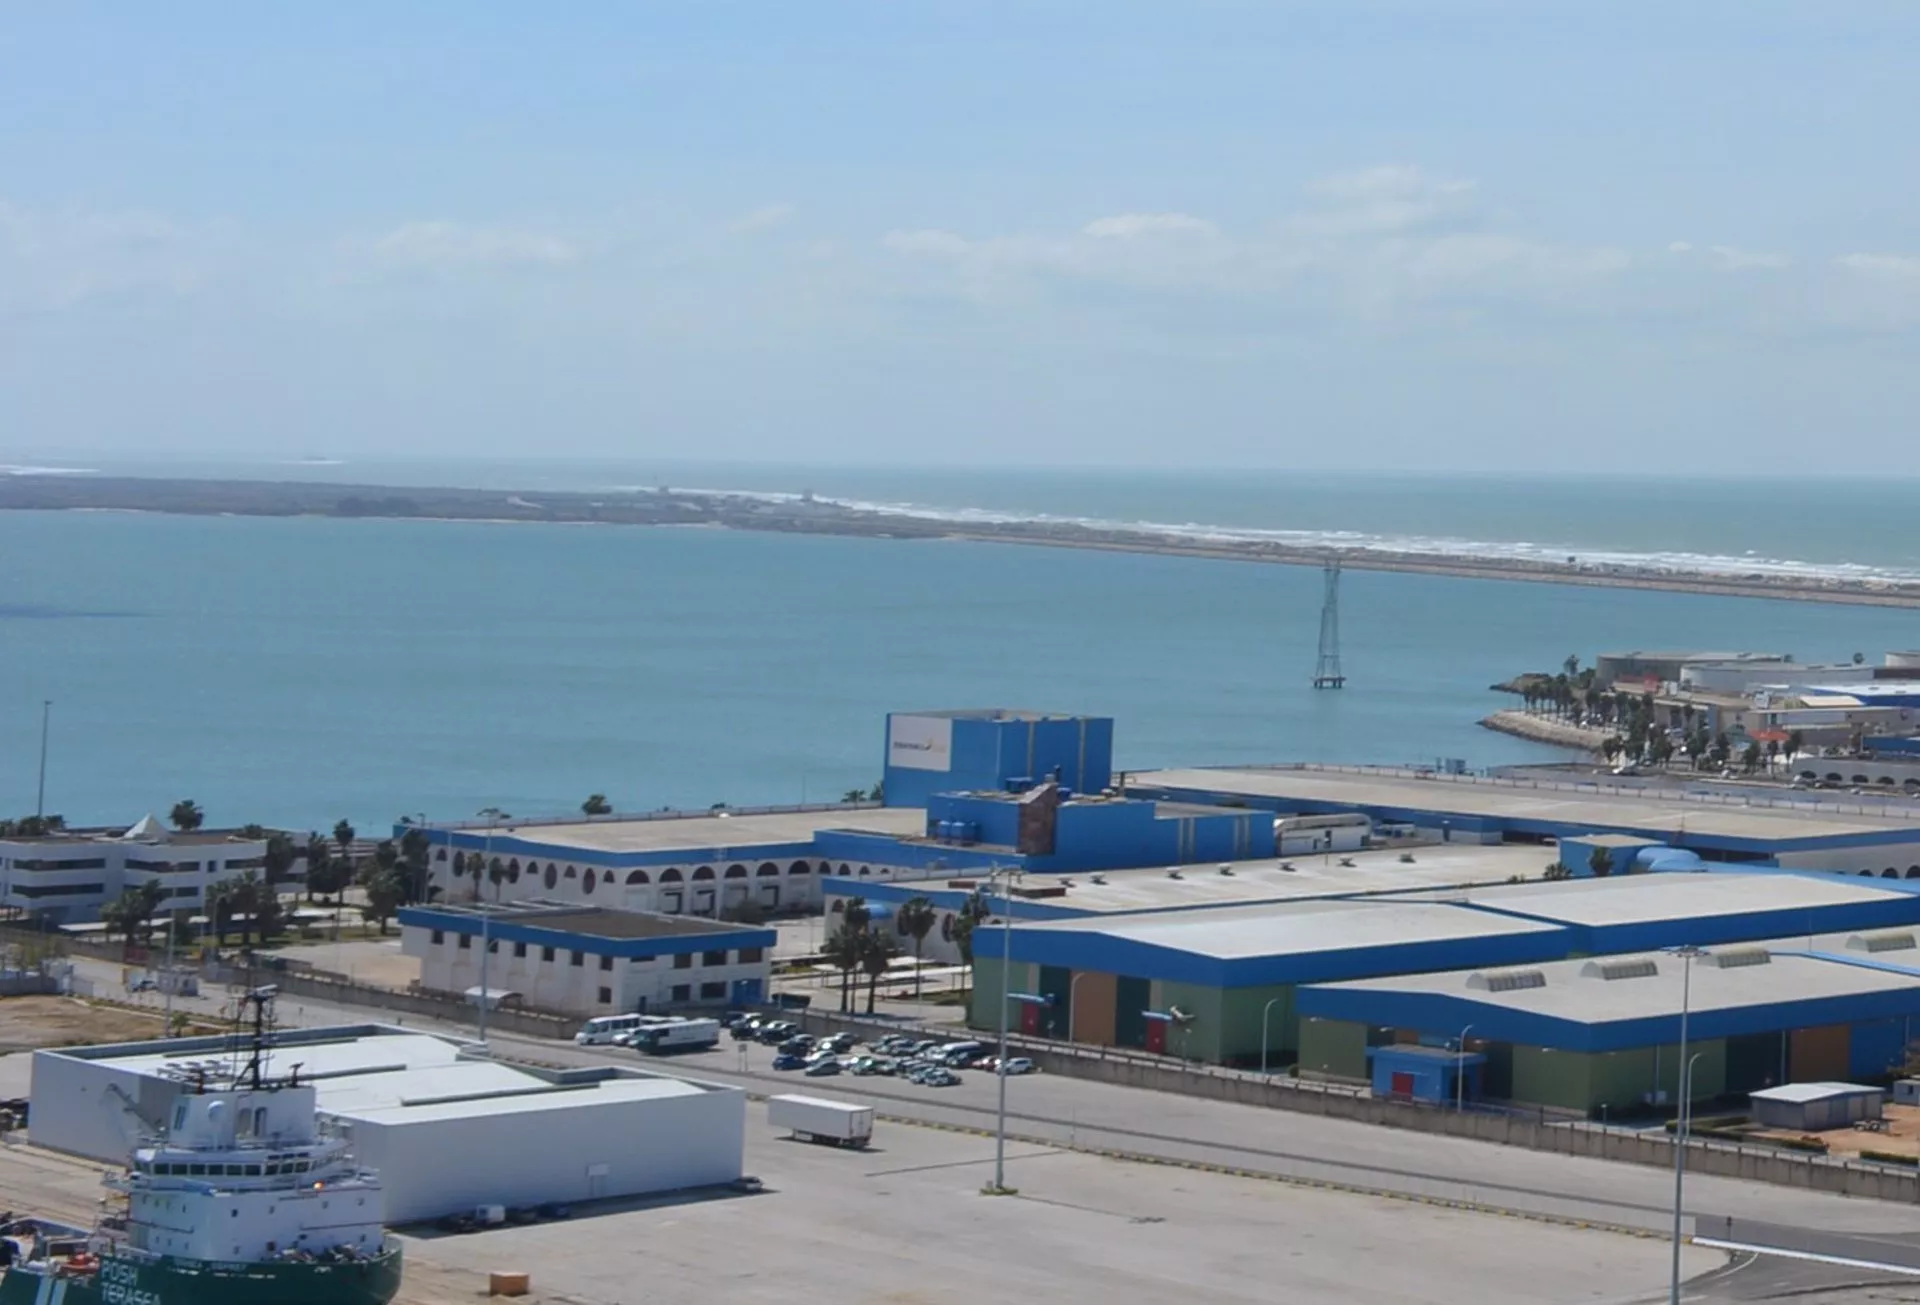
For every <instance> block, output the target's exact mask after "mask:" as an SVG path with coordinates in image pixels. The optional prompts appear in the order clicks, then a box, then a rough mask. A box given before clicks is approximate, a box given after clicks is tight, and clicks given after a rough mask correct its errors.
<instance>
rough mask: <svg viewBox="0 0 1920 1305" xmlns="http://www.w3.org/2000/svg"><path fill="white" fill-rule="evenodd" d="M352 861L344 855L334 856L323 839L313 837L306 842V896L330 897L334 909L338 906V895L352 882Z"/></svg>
mask: <svg viewBox="0 0 1920 1305" xmlns="http://www.w3.org/2000/svg"><path fill="white" fill-rule="evenodd" d="M353 876H354V869H353V862H351V861H349V860H348V859H347V858H346V857H344V856H340V857H336V856H334V855H333V853H332V852H331V851H330V850H329V849H328V846H327V842H326V840H325V839H322V838H319V837H317V836H316V837H315V838H314V840H313V841H312V842H310V843H308V844H307V896H308V898H309V899H311V898H312V897H313V895H314V894H315V893H318V894H319V895H320V896H322V897H332V898H333V905H334V909H335V910H338V909H339V908H340V895H341V894H342V893H344V892H346V891H347V885H349V884H351V883H352V882H353Z"/></svg>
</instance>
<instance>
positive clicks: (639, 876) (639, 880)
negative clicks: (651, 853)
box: [627, 870, 647, 887]
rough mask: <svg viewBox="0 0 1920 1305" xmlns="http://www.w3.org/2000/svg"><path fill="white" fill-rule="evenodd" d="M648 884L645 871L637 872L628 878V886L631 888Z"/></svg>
mask: <svg viewBox="0 0 1920 1305" xmlns="http://www.w3.org/2000/svg"><path fill="white" fill-rule="evenodd" d="M646 882H647V872H646V871H645V870H635V871H633V872H632V873H631V874H629V875H628V876H627V885H628V886H629V887H631V886H633V885H634V884H644V883H646Z"/></svg>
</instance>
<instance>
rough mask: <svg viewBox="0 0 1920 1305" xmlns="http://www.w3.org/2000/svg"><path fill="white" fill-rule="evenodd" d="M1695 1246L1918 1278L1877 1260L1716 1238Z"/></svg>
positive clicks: (1917, 1271) (1908, 1268) (1909, 1269)
mask: <svg viewBox="0 0 1920 1305" xmlns="http://www.w3.org/2000/svg"><path fill="white" fill-rule="evenodd" d="M1693 1244H1694V1245H1695V1246H1707V1247H1711V1248H1712V1249H1714V1250H1716V1251H1745V1252H1747V1253H1749V1254H1752V1255H1773V1256H1777V1257H1779V1258H1780V1259H1783V1260H1810V1261H1812V1262H1813V1263H1815V1264H1837V1265H1839V1266H1841V1267H1842V1268H1846V1269H1873V1270H1875V1271H1877V1272H1880V1273H1897V1274H1900V1275H1902V1276H1903V1277H1908V1278H1920V1268H1915V1267H1913V1266H1912V1265H1909V1264H1882V1263H1880V1262H1879V1261H1878V1260H1855V1259H1851V1258H1849V1257H1847V1256H1844V1255H1820V1254H1817V1253H1816V1252H1813V1251H1790V1250H1787V1249H1786V1248H1785V1247H1781V1246H1756V1245H1753V1244H1752V1243H1749V1242H1723V1241H1721V1240H1720V1239H1719V1238H1717V1237H1695V1238H1693Z"/></svg>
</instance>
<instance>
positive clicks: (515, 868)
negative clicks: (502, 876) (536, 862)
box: [507, 861, 533, 884]
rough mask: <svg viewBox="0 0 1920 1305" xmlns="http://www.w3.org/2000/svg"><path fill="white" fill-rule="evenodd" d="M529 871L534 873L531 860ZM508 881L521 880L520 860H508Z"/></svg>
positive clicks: (528, 865) (512, 882) (516, 881)
mask: <svg viewBox="0 0 1920 1305" xmlns="http://www.w3.org/2000/svg"><path fill="white" fill-rule="evenodd" d="M527 873H528V874H532V873H533V863H532V862H531V861H529V862H528V863H527ZM507 882H508V883H510V884H517V883H519V882H520V863H519V862H518V861H509V862H507Z"/></svg>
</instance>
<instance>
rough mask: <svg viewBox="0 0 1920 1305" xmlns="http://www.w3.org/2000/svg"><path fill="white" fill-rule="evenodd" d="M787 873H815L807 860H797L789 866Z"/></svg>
mask: <svg viewBox="0 0 1920 1305" xmlns="http://www.w3.org/2000/svg"><path fill="white" fill-rule="evenodd" d="M787 873H788V874H790V875H810V874H812V873H813V867H812V866H810V865H808V864H807V863H806V862H805V861H795V862H794V863H793V864H792V865H790V866H788V867H787Z"/></svg>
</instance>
